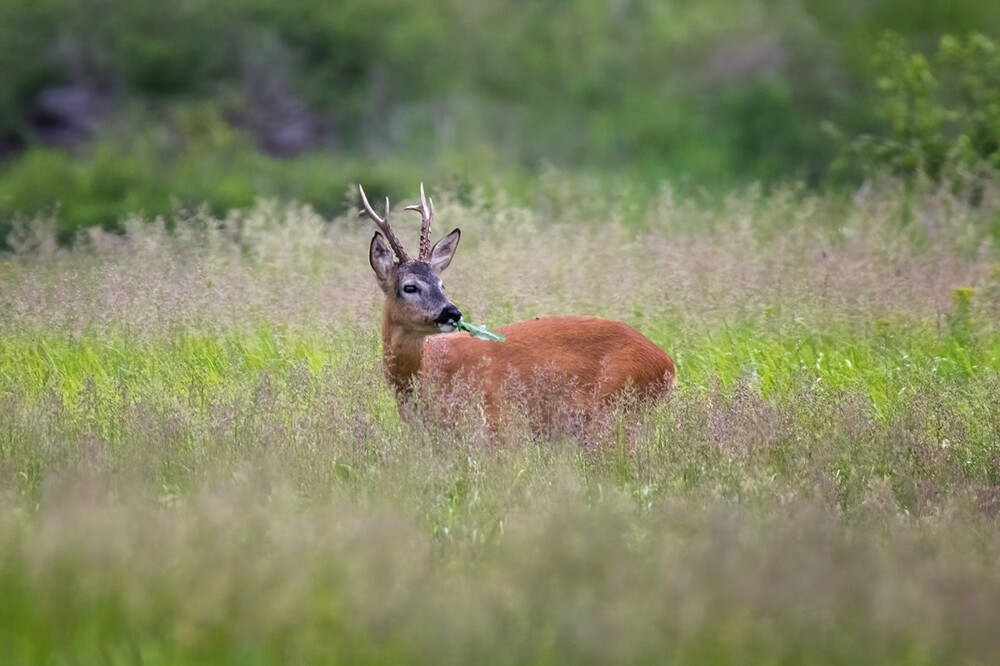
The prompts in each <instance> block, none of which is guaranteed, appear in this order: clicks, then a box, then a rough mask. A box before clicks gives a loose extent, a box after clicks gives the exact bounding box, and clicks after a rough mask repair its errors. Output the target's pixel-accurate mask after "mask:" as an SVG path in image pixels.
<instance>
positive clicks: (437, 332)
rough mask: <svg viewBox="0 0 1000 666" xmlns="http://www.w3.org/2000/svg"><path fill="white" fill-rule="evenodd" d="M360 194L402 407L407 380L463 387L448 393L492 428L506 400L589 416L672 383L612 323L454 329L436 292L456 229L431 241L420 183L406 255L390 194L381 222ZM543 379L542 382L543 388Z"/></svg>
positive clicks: (654, 354) (552, 321) (649, 350)
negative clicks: (416, 220) (416, 227)
mask: <svg viewBox="0 0 1000 666" xmlns="http://www.w3.org/2000/svg"><path fill="white" fill-rule="evenodd" d="M358 190H359V191H360V194H361V201H362V204H363V206H364V208H363V210H361V215H367V216H368V217H369V218H370V219H371V220H372V222H374V223H375V226H376V227H378V231H376V232H375V236H374V237H373V238H372V241H371V247H370V249H369V261H370V263H371V267H372V269H373V270H374V271H375V275H376V277H377V278H378V283H379V286H381V288H382V291H383V292H384V293H385V306H384V308H383V311H382V354H383V362H384V370H385V375H386V378H387V379H388V380H389V382H390V383H391V384H392V387H393V389H394V390H395V392H396V398H397V402H398V403H399V405H400V408H401V412H402V413H404V414H405V413H406V411H407V409H408V406H409V404H410V402H411V399H412V398H413V391H414V384H415V380H416V384H417V386H419V387H421V389H430V388H432V387H433V388H434V389H435V391H436V395H435V398H436V399H441V398H444V397H446V396H448V395H449V393H452V392H451V391H449V387H459V386H461V388H460V389H456V390H459V391H463V392H464V391H468V390H470V388H471V390H472V392H473V396H474V399H475V400H477V401H479V404H480V406H481V408H482V412H483V414H484V416H485V417H486V420H487V423H488V425H490V426H491V427H492V428H494V429H495V428H496V427H497V426H498V425H499V421H500V419H501V416H502V415H503V413H504V407H505V404H507V403H511V402H518V401H520V403H521V406H524V407H527V408H528V409H529V410H530V411H531V412H532V413H534V414H535V415H536V416H537V415H541V416H542V418H543V419H549V418H551V417H552V416H553V415H556V414H557V413H562V414H580V415H584V416H587V415H590V414H592V413H593V412H594V411H595V410H599V409H600V408H601V407H602V406H607V405H608V404H609V403H611V402H613V401H615V400H616V399H619V398H621V397H623V396H635V397H637V398H639V399H642V400H644V401H652V400H656V399H658V398H660V397H662V396H664V395H666V393H667V392H668V391H669V390H670V389H671V388H673V386H674V384H675V382H676V370H675V368H674V362H673V360H672V359H671V358H670V357H669V356H668V355H667V354H666V353H664V352H663V350H661V349H660V348H659V347H657V346H656V345H655V344H654V343H653V342H652V341H651V340H649V339H648V338H646V337H645V336H643V335H642V334H641V333H639V332H638V331H636V330H635V329H634V328H632V327H631V326H628V325H627V324H623V323H621V322H618V321H611V320H608V319H599V318H596V317H575V316H568V317H567V316H563V317H543V318H539V319H533V320H530V321H522V322H518V323H515V324H510V325H507V326H504V327H502V328H500V329H498V330H499V332H500V333H502V334H503V335H504V336H506V341H505V342H489V341H484V340H480V339H477V338H474V337H472V336H471V335H468V334H466V333H458V332H453V331H455V330H456V328H457V325H458V323H459V321H460V320H461V318H462V312H461V311H460V310H459V309H458V308H457V307H455V304H454V303H452V302H451V301H450V300H448V297H446V296H445V295H444V291H443V284H442V282H441V278H440V275H441V273H442V272H443V271H444V270H445V269H446V268H448V265H449V264H450V263H451V260H452V257H454V255H455V250H456V249H457V248H458V241H459V238H460V237H461V231H460V230H459V229H455V230H453V231H452V232H451V233H449V234H448V235H446V236H445V237H444V238H442V239H441V240H439V241H438V242H437V243H436V244H434V246H433V247H432V246H431V236H430V234H431V220H432V218H433V216H434V203H433V201H432V200H430V199H428V198H427V197H426V196H425V194H424V186H423V184H421V185H420V203H419V204H415V205H412V206H407V207H406V208H405V210H413V211H416V212H418V213H420V216H421V219H422V222H421V226H420V252H419V254H418V256H417V258H416V259H410V258H409V256H408V255H407V253H406V250H405V249H404V248H403V245H402V243H400V242H399V238H397V237H396V234H395V233H393V231H392V228H391V227H390V226H389V220H388V218H389V199H388V198H386V201H385V213H384V215H385V217H384V218H383V217H380V216H379V215H378V214H376V212H375V211H374V209H372V206H371V204H370V203H369V202H368V198H367V197H366V196H365V191H364V189H362V188H361V186H360V185H359V186H358ZM393 254H395V257H393ZM543 378H544V379H543ZM542 381H547V382H549V384H548V385H545V386H542V385H540V382H542ZM553 388H558V389H560V390H555V391H554V390H552V389H553ZM525 400H527V401H528V403H529V404H524V401H525ZM545 403H548V404H545Z"/></svg>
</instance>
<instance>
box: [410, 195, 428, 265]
mask: <svg viewBox="0 0 1000 666" xmlns="http://www.w3.org/2000/svg"><path fill="white" fill-rule="evenodd" d="M406 210H414V211H416V212H418V213H420V219H421V220H422V221H421V223H420V257H419V260H420V261H430V260H431V220H433V219H434V200H433V199H428V198H427V195H426V194H424V184H423V183H420V205H417V204H413V205H412V206H407V207H406Z"/></svg>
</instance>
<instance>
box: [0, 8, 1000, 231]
mask: <svg viewBox="0 0 1000 666" xmlns="http://www.w3.org/2000/svg"><path fill="white" fill-rule="evenodd" d="M913 4H914V3H913V2H911V1H910V0H873V1H872V2H866V3H856V2H826V1H818V0H756V1H751V2H746V1H743V0H698V1H697V2H695V1H693V0H678V1H675V2H669V3H664V2H661V1H659V0H621V1H616V2H609V1H608V0H575V1H574V2H532V3H521V5H523V6H518V7H517V8H516V10H512V8H511V6H510V3H509V2H504V1H502V0H481V1H479V2H476V3H468V2H462V1H460V0H434V1H429V0H421V1H412V0H408V1H405V2H404V1H401V0H339V1H338V2H336V3H330V2H325V1H324V0H294V1H291V2H276V1H275V0H211V1H210V0H188V1H186V2H182V3H171V4H170V5H169V6H165V5H164V3H162V2H159V1H157V0H131V1H130V2H127V3H123V2H104V1H102V0H85V1H81V0H43V1H38V0H0V71H3V73H4V76H3V85H2V86H0V159H4V158H6V159H5V162H6V163H5V164H3V165H2V168H0V225H5V224H6V223H7V221H9V220H10V219H12V218H16V217H18V216H19V215H20V216H26V217H29V218H31V217H36V216H38V215H49V214H52V213H53V211H54V210H56V209H58V217H59V220H60V225H61V227H62V231H63V237H64V240H68V239H69V238H71V237H72V236H73V234H74V233H75V231H76V230H78V229H80V228H87V227H91V226H101V227H104V228H116V227H119V226H120V224H121V221H122V219H123V218H125V217H127V216H128V215H131V214H134V213H136V212H137V211H143V212H144V213H145V215H146V217H147V218H150V219H152V218H154V217H156V216H158V215H162V216H165V217H167V218H169V217H171V216H172V215H173V213H174V211H175V209H176V208H182V209H183V208H196V207H198V206H201V205H203V204H207V205H208V206H209V208H210V210H211V211H212V212H213V213H214V214H216V215H223V214H225V212H226V211H228V210H229V209H231V208H233V207H250V206H253V205H254V202H255V198H256V197H257V196H265V197H278V198H281V199H283V200H298V201H302V202H308V203H310V204H312V205H314V206H316V207H317V208H318V209H319V210H320V211H322V212H323V213H324V214H327V215H334V214H339V213H341V212H343V208H342V206H343V203H344V201H343V192H344V191H345V190H346V189H347V187H348V185H349V184H350V183H356V182H359V181H364V182H366V183H372V184H373V186H374V185H375V184H376V183H377V184H379V185H381V187H382V188H383V189H385V190H386V191H387V192H388V193H389V194H392V195H393V196H394V197H395V198H398V197H399V196H402V195H403V194H404V193H405V192H406V191H408V188H410V187H412V183H413V182H414V180H415V179H416V178H418V177H419V178H423V179H426V180H428V182H438V183H442V182H447V183H450V184H451V185H452V186H453V187H454V188H455V189H456V190H461V189H463V188H468V187H470V186H473V185H475V186H478V185H481V184H483V183H489V184H490V185H491V186H494V187H499V188H501V189H503V190H504V191H506V192H508V193H510V194H511V195H518V194H521V195H523V196H522V201H528V200H530V198H531V197H532V196H533V195H534V192H531V191H528V192H525V191H524V190H530V187H531V184H532V183H533V182H534V180H535V178H536V177H537V175H538V174H539V173H543V172H545V170H547V169H548V168H550V167H554V168H556V169H560V170H567V169H571V170H573V171H574V172H583V173H586V174H588V175H589V176H590V177H593V178H598V179H607V180H615V179H619V178H620V179H622V180H623V181H625V182H628V183H629V184H631V185H636V184H638V185H639V186H642V187H645V188H646V189H648V190H650V191H653V192H655V190H656V188H657V187H658V186H659V183H660V182H661V181H663V180H664V179H668V180H671V181H673V182H674V183H677V184H679V186H684V185H683V184H684V183H696V184H697V185H698V186H699V187H711V188H717V189H718V190H719V191H725V190H726V189H728V188H730V187H733V186H737V187H742V186H746V185H747V184H749V183H753V182H763V183H765V184H767V185H771V184H775V183H781V182H785V181H788V180H802V181H804V182H806V183H808V184H809V185H820V184H825V182H827V176H828V167H829V165H830V162H831V160H832V159H833V157H834V155H835V154H836V151H837V149H838V147H839V144H838V143H837V142H836V141H834V140H833V139H832V138H831V137H830V136H829V135H828V134H827V133H824V132H823V131H821V125H822V124H823V123H824V122H829V123H833V124H834V125H836V126H837V127H839V128H840V130H841V132H842V134H843V136H844V137H845V141H851V140H853V138H854V137H856V136H858V135H864V136H871V137H887V138H888V139H891V141H892V143H891V144H890V142H888V141H882V140H878V141H875V142H874V143H872V144H871V147H872V150H873V151H874V152H875V153H877V155H871V154H868V155H866V156H864V157H863V159H862V161H861V163H860V164H859V163H857V162H855V161H853V160H852V161H851V163H850V164H849V165H848V166H849V169H848V171H847V172H846V173H844V172H841V173H840V174H839V175H838V176H837V178H841V179H848V180H850V179H852V178H853V177H855V176H856V175H857V174H858V173H859V172H863V171H864V170H865V169H867V168H868V167H875V168H879V169H881V168H892V169H895V170H897V171H898V170H900V169H899V168H898V167H900V163H901V162H905V163H907V164H908V165H909V166H907V164H902V166H903V167H904V168H905V169H910V170H911V171H912V169H913V168H914V163H913V162H914V160H917V161H918V162H920V163H921V164H924V165H926V166H928V167H931V170H932V171H935V170H937V169H938V168H940V166H941V164H940V162H941V160H942V159H943V158H944V157H946V156H945V155H944V154H943V153H942V151H949V150H951V148H950V147H949V146H950V145H951V144H950V143H949V142H951V141H952V140H953V139H955V138H956V137H958V136H966V137H967V138H968V139H969V141H968V142H967V143H962V144H960V145H959V151H960V152H962V153H963V154H969V155H971V154H975V155H977V156H978V157H984V156H986V155H988V154H989V153H988V150H987V148H986V146H987V143H988V142H986V143H983V142H982V141H981V137H980V135H981V134H982V133H983V132H984V131H985V132H986V134H987V135H988V136H989V137H992V140H995V138H996V130H995V127H994V126H993V125H991V124H990V123H993V122H994V120H995V119H993V120H989V119H988V118H986V117H985V116H982V114H987V115H988V114H989V113H992V112H990V111H988V109H989V108H991V107H990V103H991V102H990V100H991V99H993V101H995V99H994V98H995V95H996V93H995V92H993V93H991V92H989V91H991V90H993V91H995V90H996V89H997V86H996V85H992V86H991V85H989V83H988V81H990V80H993V81H995V73H994V74H988V73H987V67H988V65H987V63H988V62H992V61H990V60H989V58H988V52H989V51H990V49H992V48H993V47H988V48H987V45H988V44H992V42H990V41H989V39H990V36H992V37H993V38H995V36H996V35H998V34H1000V10H998V9H997V8H996V7H995V6H994V4H995V3H988V2H981V1H980V0H949V2H935V1H929V2H921V3H919V7H914V6H913ZM887 29H891V30H894V31H895V32H896V33H897V34H898V35H899V36H900V37H899V40H901V41H893V42H884V44H889V46H890V47H891V48H883V49H882V50H881V51H880V53H882V55H883V60H882V62H881V63H879V62H876V63H873V62H872V56H873V55H874V53H875V45H876V44H877V43H878V42H879V39H880V38H881V37H882V35H883V33H884V32H885V31H886V30H887ZM974 31H975V32H977V33H979V35H978V36H976V37H966V36H967V35H971V34H972V33H973V32H974ZM946 34H952V35H956V37H955V38H954V39H953V40H952V41H950V42H947V44H953V45H955V48H951V47H947V48H945V49H944V50H943V51H942V52H941V54H942V55H941V62H940V63H938V62H930V61H927V60H926V59H925V62H927V63H928V64H927V66H926V67H925V68H924V69H922V70H921V71H922V72H924V73H929V74H928V75H933V77H934V78H935V80H936V81H939V82H940V83H941V84H942V85H940V86H938V87H937V88H936V89H934V90H931V89H928V91H927V92H926V93H921V94H922V95H923V97H919V96H918V97H914V98H913V100H914V103H918V102H919V100H920V99H925V101H926V105H925V106H926V107H927V108H926V109H924V110H921V109H922V108H923V106H921V109H917V108H910V107H906V106H905V103H904V110H903V114H904V116H905V117H906V118H909V117H911V116H912V117H914V118H915V119H916V120H917V121H918V123H919V125H920V127H919V128H916V130H915V129H914V128H912V127H910V126H909V125H906V126H905V127H900V126H899V125H898V123H899V122H901V120H900V118H899V117H897V116H898V114H897V112H896V111H893V110H892V109H893V108H895V107H897V106H899V104H898V103H899V102H900V101H901V100H904V99H905V98H906V96H909V95H912V94H913V93H914V91H915V90H916V89H915V88H914V85H917V86H918V87H919V86H920V85H923V84H922V83H920V82H921V81H923V77H924V74H921V73H919V72H918V73H917V75H916V76H915V77H914V76H910V75H907V74H906V73H905V72H903V71H901V70H903V69H906V67H908V66H909V65H906V63H911V64H912V63H913V62H916V61H915V60H914V58H917V57H918V56H916V55H915V54H925V53H930V52H931V51H933V50H934V49H935V48H936V46H937V44H938V43H939V40H940V39H941V37H942V36H944V35H946ZM945 52H947V54H949V55H947V57H946V53H945ZM920 57H924V56H920ZM965 59H969V62H965ZM945 60H948V62H947V63H945V62H944V61H945ZM939 65H940V66H945V65H946V66H947V68H948V71H947V75H945V74H942V73H941V72H942V70H941V68H940V67H939ZM992 66H993V65H989V67H992ZM955 71H958V72H965V73H966V74H967V75H968V76H969V77H972V78H968V80H967V77H966V78H953V77H952V76H951V73H952V72H955ZM907 76H909V78H907ZM963 76H964V75H963ZM976 77H980V78H982V77H986V78H982V80H983V81H984V82H985V84H984V85H978V84H976V83H975V81H974V80H973V79H975V78H976ZM990 77H992V78H990ZM950 80H954V81H956V82H957V83H958V86H957V88H958V89H955V90H953V89H952V87H951V86H950V85H948V82H949V81H950ZM976 80H978V79H976ZM886 81H888V82H889V87H888V88H886V87H885V86H884V85H882V84H884V83H885V82H886ZM876 82H880V83H879V85H880V86H881V89H882V92H881V93H880V94H881V95H883V102H884V103H882V104H880V105H875V104H872V93H877V90H876ZM953 93H961V94H965V93H972V94H973V95H974V97H973V98H972V99H971V100H965V101H963V102H962V104H961V105H958V106H956V105H954V104H953V102H954V101H955V97H954V96H953ZM977 95H978V97H976V96H977ZM991 95H992V96H993V97H992V98H991V97H990V96H991ZM920 104H923V103H920ZM962 105H964V106H962ZM906 109H909V110H906ZM970 109H972V110H971V111H970ZM938 110H947V111H948V113H951V112H952V111H955V110H959V111H960V112H967V111H968V112H969V115H967V116H966V117H965V118H964V119H953V118H950V117H949V118H948V119H945V118H944V117H943V116H941V115H940V114H939V113H938ZM914 113H915V115H914ZM976 114H979V115H976ZM928 119H931V123H930V125H926V123H925V121H927V120H928ZM966 121H968V122H966ZM925 125H926V126H925ZM994 125H995V123H994ZM907 137H909V138H907ZM901 138H902V139H904V140H903V142H902V148H900V149H899V150H897V149H895V148H893V149H891V150H889V152H888V154H885V155H882V153H885V151H886V149H887V147H888V146H890V145H895V144H896V143H897V142H898V141H897V140H899V139H901ZM928 140H929V141H930V143H929V144H928V143H927V141H928ZM915 142H919V145H916V144H915ZM994 144H995V141H994ZM962 146H965V147H962ZM984 150H987V152H984ZM914 151H916V152H915V153H914ZM879 155H881V156H879ZM953 163H954V162H953ZM956 164H957V165H959V166H962V167H963V168H965V167H966V165H967V160H966V159H965V158H961V159H959V161H958V162H957V163H956ZM977 169H978V163H977ZM6 230H7V227H2V228H0V235H6V233H5V232H6Z"/></svg>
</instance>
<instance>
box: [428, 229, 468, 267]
mask: <svg viewBox="0 0 1000 666" xmlns="http://www.w3.org/2000/svg"><path fill="white" fill-rule="evenodd" d="M461 237H462V231H461V230H460V229H455V230H454V231H452V232H451V233H450V234H448V235H447V236H445V237H444V238H442V239H441V240H439V241H438V242H437V243H435V244H434V247H433V248H431V260H430V261H429V262H428V263H429V264H430V265H431V270H432V271H434V272H435V273H441V272H443V271H444V269H446V268H448V264H450V263H451V258H452V257H454V256H455V250H457V249H458V241H459V239H460V238H461Z"/></svg>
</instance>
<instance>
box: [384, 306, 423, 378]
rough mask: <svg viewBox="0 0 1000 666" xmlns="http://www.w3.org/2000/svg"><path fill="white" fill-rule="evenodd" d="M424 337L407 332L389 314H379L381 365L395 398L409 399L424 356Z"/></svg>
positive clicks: (389, 312) (387, 309)
mask: <svg viewBox="0 0 1000 666" xmlns="http://www.w3.org/2000/svg"><path fill="white" fill-rule="evenodd" d="M424 337H425V336H424V335H422V334H419V333H413V332H411V331H407V330H406V328H405V327H404V326H403V325H402V324H400V323H399V322H397V321H395V320H394V318H393V316H392V312H391V310H390V309H389V308H388V307H386V308H385V309H384V310H383V312H382V363H383V365H384V369H385V376H386V379H388V380H389V383H390V384H392V386H393V388H394V389H395V391H396V395H397V396H400V397H409V396H410V394H411V393H412V392H413V380H414V379H415V378H416V376H417V373H418V372H419V371H420V364H421V363H422V362H423V355H424Z"/></svg>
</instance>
